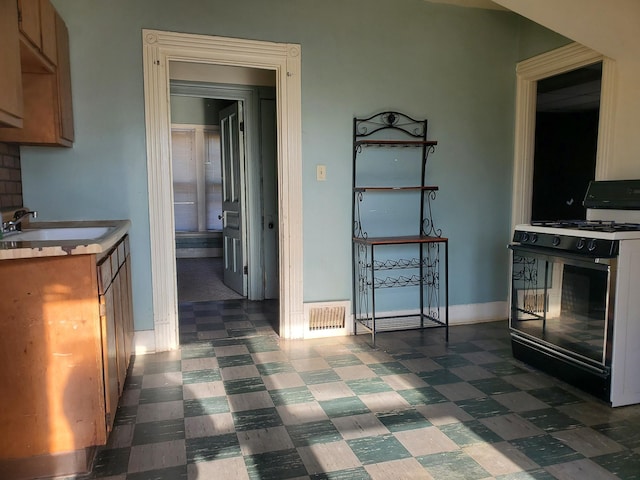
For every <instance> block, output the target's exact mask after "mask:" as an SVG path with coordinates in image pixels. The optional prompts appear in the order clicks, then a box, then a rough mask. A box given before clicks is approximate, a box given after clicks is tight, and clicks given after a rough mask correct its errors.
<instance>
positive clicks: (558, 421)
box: [518, 408, 615, 440]
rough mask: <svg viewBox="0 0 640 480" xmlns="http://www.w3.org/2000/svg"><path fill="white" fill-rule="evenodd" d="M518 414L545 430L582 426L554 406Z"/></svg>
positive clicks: (556, 430) (552, 430)
mask: <svg viewBox="0 0 640 480" xmlns="http://www.w3.org/2000/svg"><path fill="white" fill-rule="evenodd" d="M518 414H519V415H520V416H521V417H522V418H524V419H525V420H528V421H530V422H531V423H533V424H534V425H535V426H536V427H538V428H540V429H542V430H544V431H545V432H559V431H562V430H569V429H571V428H578V427H581V426H582V424H581V423H580V422H579V421H577V420H575V419H573V418H571V417H569V416H568V415H565V414H564V413H562V412H560V411H558V410H556V409H555V408H543V409H542V410H529V411H526V412H519V413H518ZM614 440H615V439H614Z"/></svg>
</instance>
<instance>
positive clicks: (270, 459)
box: [244, 449, 307, 480]
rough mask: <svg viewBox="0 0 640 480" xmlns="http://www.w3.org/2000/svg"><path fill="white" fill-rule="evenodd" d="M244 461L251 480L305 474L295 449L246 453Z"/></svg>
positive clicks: (305, 471) (266, 479) (279, 478)
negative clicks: (254, 453) (255, 453)
mask: <svg viewBox="0 0 640 480" xmlns="http://www.w3.org/2000/svg"><path fill="white" fill-rule="evenodd" d="M244 462H245V465H246V466H247V471H248V473H249V478H251V479H252V480H285V479H287V478H296V477H303V476H305V475H307V469H306V468H305V466H304V463H302V459H301V458H300V455H298V451H297V450H295V449H291V450H278V451H275V452H267V453H260V454H257V455H248V456H246V457H244Z"/></svg>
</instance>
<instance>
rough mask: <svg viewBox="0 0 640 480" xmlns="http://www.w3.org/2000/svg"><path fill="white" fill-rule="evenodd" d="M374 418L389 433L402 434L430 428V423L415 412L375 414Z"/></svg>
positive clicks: (403, 411)
mask: <svg viewBox="0 0 640 480" xmlns="http://www.w3.org/2000/svg"><path fill="white" fill-rule="evenodd" d="M376 417H377V418H378V420H380V421H381V422H382V424H383V425H384V426H385V427H387V429H388V430H389V431H390V432H402V431H404V430H415V429H417V428H425V427H430V426H431V422H429V421H428V420H427V419H426V418H424V417H423V416H422V414H421V413H420V412H418V411H416V410H402V411H394V412H383V413H376Z"/></svg>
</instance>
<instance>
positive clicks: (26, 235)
mask: <svg viewBox="0 0 640 480" xmlns="http://www.w3.org/2000/svg"><path fill="white" fill-rule="evenodd" d="M111 229H112V227H68V228H38V229H33V230H24V231H22V232H17V233H9V234H5V236H4V237H3V238H2V239H0V242H49V241H57V240H95V239H98V238H101V237H103V236H104V235H106V234H107V233H108V232H109V230H111Z"/></svg>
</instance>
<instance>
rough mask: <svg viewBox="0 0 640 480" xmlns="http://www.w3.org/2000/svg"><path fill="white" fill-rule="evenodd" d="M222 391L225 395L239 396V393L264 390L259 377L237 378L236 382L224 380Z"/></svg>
mask: <svg viewBox="0 0 640 480" xmlns="http://www.w3.org/2000/svg"><path fill="white" fill-rule="evenodd" d="M223 384H224V390H225V392H226V393H227V395H239V394H241V393H252V392H261V391H263V390H266V389H267V387H265V386H264V383H263V382H262V378H261V377H250V378H238V379H236V380H224V381H223Z"/></svg>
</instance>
